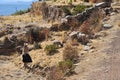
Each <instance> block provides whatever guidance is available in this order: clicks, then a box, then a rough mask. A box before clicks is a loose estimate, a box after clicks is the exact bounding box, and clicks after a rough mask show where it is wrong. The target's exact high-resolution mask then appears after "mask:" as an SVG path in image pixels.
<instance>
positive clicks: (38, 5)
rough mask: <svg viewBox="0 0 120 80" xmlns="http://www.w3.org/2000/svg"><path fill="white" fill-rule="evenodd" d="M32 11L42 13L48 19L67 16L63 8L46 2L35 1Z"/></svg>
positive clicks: (37, 13)
mask: <svg viewBox="0 0 120 80" xmlns="http://www.w3.org/2000/svg"><path fill="white" fill-rule="evenodd" d="M31 13H32V14H33V15H41V16H42V18H43V19H44V20H48V21H55V20H58V19H60V18H62V17H64V16H65V14H64V12H63V11H62V9H61V8H59V7H58V6H51V5H48V4H46V3H45V2H33V3H32V8H31Z"/></svg>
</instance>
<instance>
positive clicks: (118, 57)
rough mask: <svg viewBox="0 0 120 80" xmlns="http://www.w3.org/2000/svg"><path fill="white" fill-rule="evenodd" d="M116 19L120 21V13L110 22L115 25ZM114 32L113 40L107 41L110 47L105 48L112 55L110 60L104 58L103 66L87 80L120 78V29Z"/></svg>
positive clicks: (117, 79)
mask: <svg viewBox="0 0 120 80" xmlns="http://www.w3.org/2000/svg"><path fill="white" fill-rule="evenodd" d="M116 20H119V22H120V15H118V16H113V18H111V20H110V22H111V23H112V24H113V25H115V22H116ZM115 27H116V26H115ZM114 33H115V34H114V35H113V36H114V37H113V39H112V41H111V42H110V43H109V42H108V43H106V44H109V45H108V46H109V48H108V49H106V48H105V47H104V49H105V50H104V51H103V52H104V53H107V55H108V56H109V57H110V58H109V60H108V61H105V60H104V62H103V64H101V67H98V68H99V70H96V71H94V72H93V73H91V74H90V75H89V77H88V79H87V80H120V29H118V30H116V31H114ZM110 35H112V33H111V34H110Z"/></svg>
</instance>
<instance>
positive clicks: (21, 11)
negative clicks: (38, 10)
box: [12, 8, 30, 15]
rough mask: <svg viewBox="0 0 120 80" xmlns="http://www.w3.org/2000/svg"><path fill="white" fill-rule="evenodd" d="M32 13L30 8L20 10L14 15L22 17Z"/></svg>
mask: <svg viewBox="0 0 120 80" xmlns="http://www.w3.org/2000/svg"><path fill="white" fill-rule="evenodd" d="M28 12H30V8H28V9H27V10H19V11H16V12H15V13H13V14H12V15H22V14H25V13H28Z"/></svg>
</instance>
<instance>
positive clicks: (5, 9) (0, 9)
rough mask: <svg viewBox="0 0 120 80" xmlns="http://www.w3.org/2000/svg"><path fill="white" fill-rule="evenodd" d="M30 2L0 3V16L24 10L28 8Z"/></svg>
mask: <svg viewBox="0 0 120 80" xmlns="http://www.w3.org/2000/svg"><path fill="white" fill-rule="evenodd" d="M30 5H31V3H22V4H19V3H17V4H0V16H4V15H11V14H13V13H15V12H16V11H19V10H26V9H28V8H30Z"/></svg>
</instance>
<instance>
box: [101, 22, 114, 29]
mask: <svg viewBox="0 0 120 80" xmlns="http://www.w3.org/2000/svg"><path fill="white" fill-rule="evenodd" d="M112 27H113V25H111V24H107V23H106V24H103V28H105V29H110V28H112Z"/></svg>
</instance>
